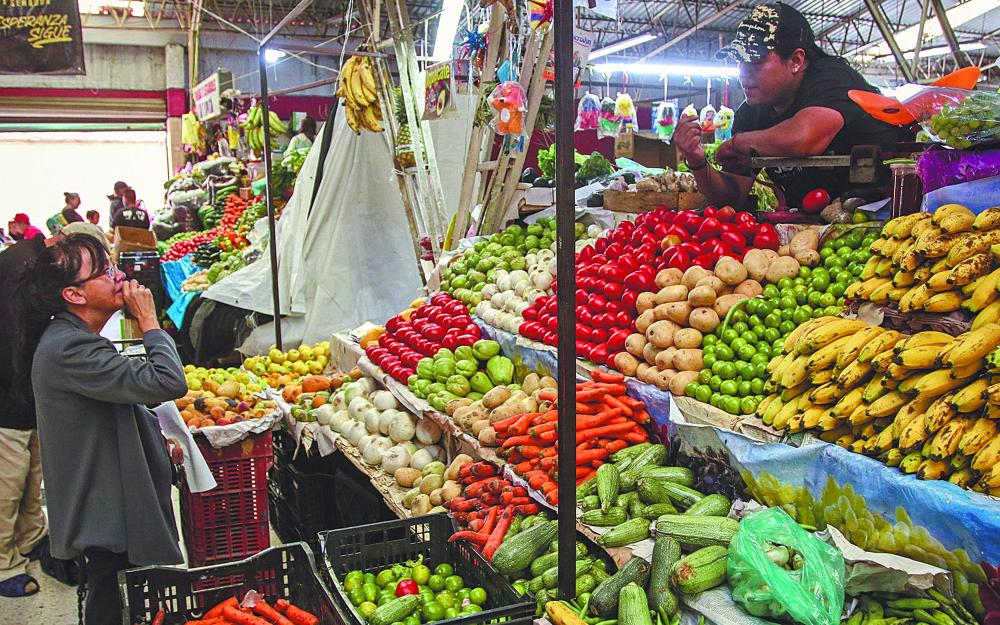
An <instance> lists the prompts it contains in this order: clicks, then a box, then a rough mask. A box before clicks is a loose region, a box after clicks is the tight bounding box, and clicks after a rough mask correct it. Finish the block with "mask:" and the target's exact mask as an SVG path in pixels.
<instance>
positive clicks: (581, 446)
mask: <svg viewBox="0 0 1000 625" xmlns="http://www.w3.org/2000/svg"><path fill="white" fill-rule="evenodd" d="M596 442H597V439H596V438H591V439H588V440H585V441H583V442H582V443H580V444H579V445H577V446H576V450H577V451H586V450H588V449H590V448H591V447H593V446H594V443H596Z"/></svg>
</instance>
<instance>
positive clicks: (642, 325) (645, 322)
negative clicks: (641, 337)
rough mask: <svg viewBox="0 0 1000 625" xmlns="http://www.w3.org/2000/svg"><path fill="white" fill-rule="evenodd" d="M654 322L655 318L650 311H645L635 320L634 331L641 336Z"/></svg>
mask: <svg viewBox="0 0 1000 625" xmlns="http://www.w3.org/2000/svg"><path fill="white" fill-rule="evenodd" d="M654 321H656V316H655V315H654V314H653V311H652V310H647V311H646V312H644V313H642V314H640V315H639V318H638V319H636V320H635V329H636V330H638V331H639V332H642V333H643V334H645V333H646V330H648V329H649V326H651V325H653V322H654Z"/></svg>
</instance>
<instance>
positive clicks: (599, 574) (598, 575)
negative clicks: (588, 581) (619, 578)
mask: <svg viewBox="0 0 1000 625" xmlns="http://www.w3.org/2000/svg"><path fill="white" fill-rule="evenodd" d="M590 575H591V576H592V577H593V578H594V581H596V582H597V585H598V586H599V585H600V584H601V583H602V582H603V581H604V580H606V579H608V578H610V577H611V576H610V575H608V573H607V571H604V570H602V569H599V568H597V567H593V568H591V569H590Z"/></svg>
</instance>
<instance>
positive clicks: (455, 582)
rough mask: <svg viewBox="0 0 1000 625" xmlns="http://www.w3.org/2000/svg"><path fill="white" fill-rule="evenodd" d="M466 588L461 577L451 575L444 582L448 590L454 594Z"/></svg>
mask: <svg viewBox="0 0 1000 625" xmlns="http://www.w3.org/2000/svg"><path fill="white" fill-rule="evenodd" d="M464 586H465V582H463V581H462V578H461V577H459V576H458V575H449V576H448V577H447V578H445V580H444V587H445V588H447V589H448V590H450V591H452V592H454V591H456V590H460V589H462V588H463V587H464Z"/></svg>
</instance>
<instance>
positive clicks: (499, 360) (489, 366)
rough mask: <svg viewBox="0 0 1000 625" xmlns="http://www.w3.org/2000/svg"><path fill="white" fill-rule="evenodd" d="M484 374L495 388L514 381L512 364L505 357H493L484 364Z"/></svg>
mask: <svg viewBox="0 0 1000 625" xmlns="http://www.w3.org/2000/svg"><path fill="white" fill-rule="evenodd" d="M486 373H487V374H488V375H489V376H490V380H491V381H492V382H493V384H494V385H496V386H500V385H503V384H510V382H511V380H513V379H514V363H513V362H511V361H510V358H507V357H506V356H494V357H492V358H490V360H489V362H487V363H486Z"/></svg>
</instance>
